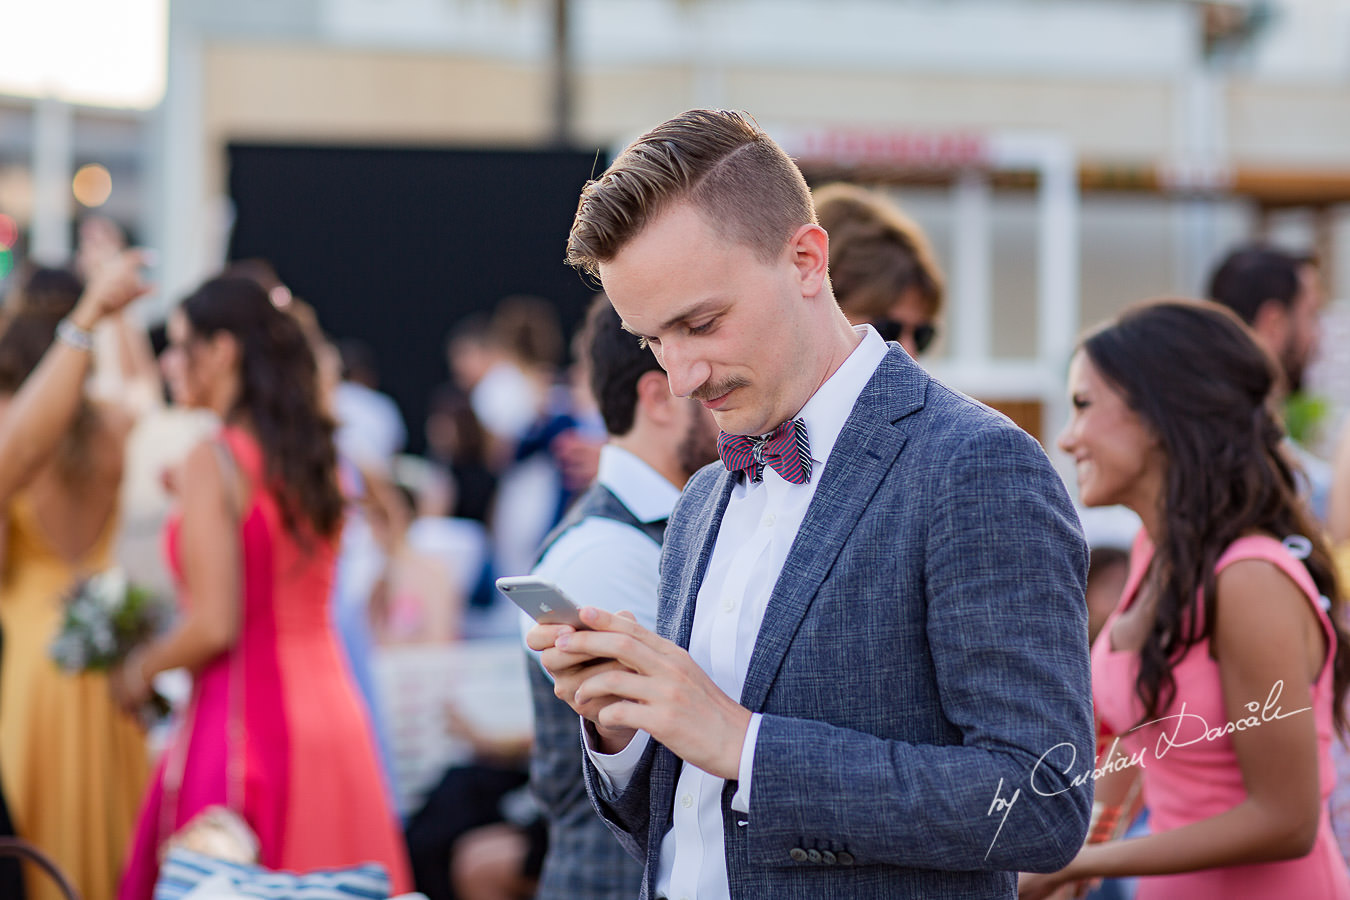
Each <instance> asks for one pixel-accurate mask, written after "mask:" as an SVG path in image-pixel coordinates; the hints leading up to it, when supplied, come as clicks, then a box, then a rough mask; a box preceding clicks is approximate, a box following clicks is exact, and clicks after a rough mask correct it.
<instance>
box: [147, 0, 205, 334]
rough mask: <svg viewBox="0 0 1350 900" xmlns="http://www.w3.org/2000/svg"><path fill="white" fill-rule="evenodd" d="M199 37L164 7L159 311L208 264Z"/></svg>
mask: <svg viewBox="0 0 1350 900" xmlns="http://www.w3.org/2000/svg"><path fill="white" fill-rule="evenodd" d="M202 91H203V75H202V39H201V36H200V34H198V32H197V29H196V28H195V27H194V26H193V25H192V24H190V23H187V22H185V21H184V20H183V17H182V16H181V15H178V14H176V13H175V11H174V8H173V5H172V4H171V5H170V11H169V64H168V73H167V78H166V81H165V90H164V100H163V101H162V102H161V103H160V106H159V109H158V111H157V114H156V116H155V130H156V136H157V140H156V151H155V157H156V161H157V163H158V165H157V166H156V167H155V172H156V174H155V179H156V182H157V183H156V190H155V194H156V200H157V208H158V212H157V215H156V220H157V221H156V227H155V228H154V230H153V232H154V233H153V235H152V240H153V246H154V248H155V249H156V250H157V251H158V257H159V259H158V262H159V271H158V273H157V277H156V282H157V287H158V296H157V298H156V299H157V303H156V307H157V309H158V312H159V313H160V314H161V315H163V314H167V313H168V311H169V308H170V304H171V303H172V302H173V301H175V300H177V299H178V298H180V297H182V296H183V295H184V294H185V293H187V291H189V290H190V289H191V288H192V287H193V286H195V284H196V282H197V281H199V280H200V279H201V278H202V277H203V275H204V274H205V269H206V266H207V265H208V260H207V256H208V251H207V244H208V242H209V240H210V237H209V233H208V229H207V214H208V209H207V202H206V197H205V194H206V185H205V180H206V172H205V165H206V160H205V153H206V150H205V138H204V135H203V128H204V123H203V116H202Z"/></svg>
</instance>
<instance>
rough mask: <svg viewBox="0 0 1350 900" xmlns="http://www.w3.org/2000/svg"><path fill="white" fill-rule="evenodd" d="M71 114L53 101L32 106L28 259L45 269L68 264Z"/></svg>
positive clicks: (63, 103)
mask: <svg viewBox="0 0 1350 900" xmlns="http://www.w3.org/2000/svg"><path fill="white" fill-rule="evenodd" d="M74 119H75V116H74V112H73V110H72V109H71V106H70V104H68V103H65V102H63V101H61V100H58V99H56V98H55V97H44V98H42V99H40V100H36V101H34V103H33V220H32V226H31V227H32V231H31V243H30V246H29V256H31V257H32V258H33V260H34V261H36V262H38V263H40V264H42V265H47V266H62V265H65V264H66V263H67V262H69V261H70V212H71V202H72V201H71V197H72V195H71V188H70V181H71V177H72V175H73V174H74V158H75V150H74V134H73V133H74V130H75V129H74V124H75V123H74Z"/></svg>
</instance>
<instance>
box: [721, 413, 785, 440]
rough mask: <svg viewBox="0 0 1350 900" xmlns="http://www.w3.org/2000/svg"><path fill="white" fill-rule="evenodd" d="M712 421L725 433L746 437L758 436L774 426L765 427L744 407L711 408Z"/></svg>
mask: <svg viewBox="0 0 1350 900" xmlns="http://www.w3.org/2000/svg"><path fill="white" fill-rule="evenodd" d="M713 421H715V422H716V423H717V428H718V430H720V431H723V432H725V433H726V434H742V435H746V436H747V437H759V436H760V435H761V434H766V433H768V432H770V431H773V429H774V428H775V427H776V426H774V425H770V426H768V427H765V425H764V423H763V422H762V421H760V419H759V418H758V417H757V416H755V415H754V413H752V412H750V411H749V410H745V409H728V410H713Z"/></svg>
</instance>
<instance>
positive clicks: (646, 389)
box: [637, 369, 675, 425]
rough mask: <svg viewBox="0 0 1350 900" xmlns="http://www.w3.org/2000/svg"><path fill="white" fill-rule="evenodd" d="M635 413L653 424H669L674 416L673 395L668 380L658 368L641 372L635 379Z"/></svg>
mask: <svg viewBox="0 0 1350 900" xmlns="http://www.w3.org/2000/svg"><path fill="white" fill-rule="evenodd" d="M637 400H638V402H637V414H638V415H639V416H641V417H644V418H646V419H647V420H648V421H650V422H652V423H653V424H655V425H669V424H670V422H671V420H672V419H673V418H674V415H675V412H674V400H675V395H674V394H672V393H671V392H670V380H669V379H668V378H666V373H665V372H663V371H662V370H660V369H651V370H650V371H647V372H643V373H642V375H641V376H640V377H639V378H638V381H637Z"/></svg>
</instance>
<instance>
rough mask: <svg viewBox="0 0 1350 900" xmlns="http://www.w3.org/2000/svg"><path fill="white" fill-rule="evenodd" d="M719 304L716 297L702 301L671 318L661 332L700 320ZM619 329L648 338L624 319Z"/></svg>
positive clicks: (661, 328)
mask: <svg viewBox="0 0 1350 900" xmlns="http://www.w3.org/2000/svg"><path fill="white" fill-rule="evenodd" d="M719 302H720V301H719V300H718V298H716V297H709V298H708V299H707V300H700V301H699V302H697V303H695V304H694V305H693V306H691V307H689V308H688V309H686V310H683V311H681V312H678V313H676V314H675V315H673V316H671V317H670V318H669V319H668V320H666V321H665V322H664V323H663V324H662V325H661V326H660V330H661V331H665V330H666V329H668V328H674V327H675V326H676V325H678V324H680V323H681V322H687V321H688V320H690V319H695V318H698V317H699V316H701V315H704V314H706V313H707V312H708V311H709V308H710V307H714V306H716V305H718V303H719ZM619 327H620V328H622V329H623V330H624V331H626V332H628V333H629V334H633V335H637V336H638V337H646V335H644V334H642V333H641V332H639V331H636V330H634V329H633V328H632V327H631V326H629V324H628V323H627V322H625V321H624V320H623V319H620V320H619Z"/></svg>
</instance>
